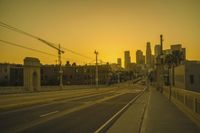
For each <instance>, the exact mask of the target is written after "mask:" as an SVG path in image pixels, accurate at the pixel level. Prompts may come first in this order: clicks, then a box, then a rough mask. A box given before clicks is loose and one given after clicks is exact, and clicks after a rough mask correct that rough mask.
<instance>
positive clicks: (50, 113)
mask: <svg viewBox="0 0 200 133" xmlns="http://www.w3.org/2000/svg"><path fill="white" fill-rule="evenodd" d="M58 112H59V111H58V110H56V111H53V112H49V113H46V114H43V115H40V117H45V116H48V115H52V114H55V113H58Z"/></svg>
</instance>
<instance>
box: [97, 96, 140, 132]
mask: <svg viewBox="0 0 200 133" xmlns="http://www.w3.org/2000/svg"><path fill="white" fill-rule="evenodd" d="M142 94H143V93H140V94H138V95H137V96H136V97H134V98H133V99H132V100H131V101H130V102H128V103H127V104H126V105H125V106H124V107H123V108H122V109H121V110H119V111H118V112H117V113H116V114H115V115H113V116H112V117H111V118H110V119H109V120H108V121H106V123H104V124H103V125H102V126H101V127H100V128H98V129H97V130H96V131H95V132H94V133H99V132H100V131H101V130H102V129H103V128H104V127H106V126H107V125H108V124H109V123H110V122H111V121H112V120H113V119H115V118H116V117H117V116H118V115H119V114H120V113H121V112H122V111H124V110H125V109H126V108H127V107H128V106H129V105H131V104H132V103H133V102H134V101H135V100H136V99H137V98H138V97H139V96H140V95H142Z"/></svg>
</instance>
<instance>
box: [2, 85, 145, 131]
mask: <svg viewBox="0 0 200 133" xmlns="http://www.w3.org/2000/svg"><path fill="white" fill-rule="evenodd" d="M142 90H143V88H142V87H138V85H133V84H131V85H124V86H122V87H120V88H115V89H110V90H109V89H108V90H107V91H105V92H100V93H99V92H98V90H97V91H96V93H91V94H90V95H88V94H87V95H86V96H85V97H83V96H82V97H77V98H71V99H65V100H60V101H56V102H52V103H48V104H42V105H34V106H32V107H25V108H21V109H16V110H11V111H7V112H1V113H0V132H1V133H4V132H5V133H7V132H25V133H26V132H27V133H32V132H33V133H40V132H41V133H43V132H44V133H62V132H65V133H66V132H67V133H93V132H95V131H97V129H99V128H100V127H101V126H102V125H104V124H105V123H106V122H107V121H108V120H109V119H110V118H111V117H113V116H114V115H115V114H116V113H117V112H118V111H119V110H121V109H122V108H123V107H124V106H126V105H127V104H128V103H129V102H130V101H131V100H132V99H134V98H135V97H136V96H137V95H138V94H139V93H140V92H142ZM108 127H109V126H108ZM108 127H106V128H108ZM105 130H106V129H102V130H101V131H102V132H104V131H105Z"/></svg>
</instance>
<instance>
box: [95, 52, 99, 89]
mask: <svg viewBox="0 0 200 133" xmlns="http://www.w3.org/2000/svg"><path fill="white" fill-rule="evenodd" d="M94 53H95V55H96V75H95V81H96V87H97V88H98V82H99V76H98V54H99V53H98V52H97V51H96V50H95V51H94Z"/></svg>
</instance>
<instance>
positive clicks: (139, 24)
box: [0, 0, 200, 64]
mask: <svg viewBox="0 0 200 133" xmlns="http://www.w3.org/2000/svg"><path fill="white" fill-rule="evenodd" d="M0 21H3V22H5V23H7V24H10V25H12V26H15V27H17V28H19V29H22V30H24V31H27V32H29V33H31V34H34V35H36V36H39V37H41V38H43V39H46V40H48V41H50V42H54V43H60V44H61V45H62V46H63V47H65V48H68V49H71V50H74V51H77V52H79V53H82V54H83V55H85V56H89V57H91V58H94V59H95V55H94V50H95V49H97V50H98V51H99V58H100V59H101V60H103V61H109V62H116V59H117V58H118V57H121V58H122V59H123V58H124V57H123V52H124V50H130V51H131V56H132V58H131V60H132V61H135V51H136V50H137V49H141V50H142V51H143V52H144V53H145V50H146V48H145V46H146V42H147V41H150V42H151V48H152V51H153V48H154V45H155V44H158V43H159V35H160V34H161V33H162V34H163V36H164V48H169V46H170V45H171V44H177V43H181V44H182V45H183V47H186V49H187V58H188V59H193V60H200V52H199V51H200V0H0ZM0 39H1V40H6V41H10V42H14V43H18V44H21V45H23V46H27V47H31V48H35V49H40V50H42V51H46V52H48V53H52V54H55V55H57V51H56V50H54V49H52V48H50V47H48V46H47V45H45V44H43V43H41V42H39V41H38V40H35V39H33V38H30V37H27V36H24V35H21V34H18V33H16V32H13V31H10V30H7V29H5V28H2V27H0ZM26 56H33V57H38V58H40V60H41V62H42V63H43V64H45V63H48V64H50V63H55V60H56V59H57V58H56V57H53V56H48V55H44V54H40V53H36V52H31V51H28V50H24V49H21V48H18V47H14V46H9V45H7V44H4V43H2V42H0V62H13V63H22V61H23V58H24V57H26ZM63 56H64V57H65V59H63V62H65V61H66V59H68V60H70V61H71V62H77V63H78V64H83V63H89V62H92V60H91V59H86V58H83V57H79V56H77V55H74V54H72V53H70V52H68V51H66V53H65V54H64V55H63Z"/></svg>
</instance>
